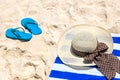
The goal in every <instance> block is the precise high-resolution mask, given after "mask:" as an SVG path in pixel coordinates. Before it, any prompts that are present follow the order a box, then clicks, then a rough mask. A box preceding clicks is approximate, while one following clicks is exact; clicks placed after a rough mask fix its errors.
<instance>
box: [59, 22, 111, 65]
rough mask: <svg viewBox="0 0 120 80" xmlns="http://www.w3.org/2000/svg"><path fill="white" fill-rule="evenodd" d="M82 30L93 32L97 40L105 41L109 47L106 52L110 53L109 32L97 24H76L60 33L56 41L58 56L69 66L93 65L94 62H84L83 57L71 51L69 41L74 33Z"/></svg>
mask: <svg viewBox="0 0 120 80" xmlns="http://www.w3.org/2000/svg"><path fill="white" fill-rule="evenodd" d="M82 30H87V31H90V32H91V33H93V34H94V35H95V36H96V38H97V40H98V42H103V43H105V44H106V45H107V46H108V47H109V49H108V50H107V53H110V54H111V53H112V50H113V40H112V37H111V34H110V33H109V32H108V31H107V30H105V29H103V28H101V27H98V26H92V25H86V24H81V25H76V26H73V27H72V28H70V29H68V30H67V31H65V33H64V34H63V35H62V37H61V38H60V40H59V42H58V56H59V57H60V59H61V60H62V62H63V63H64V64H67V65H71V66H94V65H95V63H94V62H93V63H84V59H83V57H78V56H75V55H74V54H73V53H72V51H71V41H72V38H73V36H74V35H75V34H77V33H79V32H80V31H82Z"/></svg>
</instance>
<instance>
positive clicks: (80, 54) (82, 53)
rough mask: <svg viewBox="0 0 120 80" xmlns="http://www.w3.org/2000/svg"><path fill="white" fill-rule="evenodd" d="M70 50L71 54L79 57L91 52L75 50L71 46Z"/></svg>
mask: <svg viewBox="0 0 120 80" xmlns="http://www.w3.org/2000/svg"><path fill="white" fill-rule="evenodd" d="M71 51H72V52H73V54H75V55H77V56H79V57H85V56H86V55H89V54H92V53H88V52H81V51H78V50H76V49H75V48H73V46H71Z"/></svg>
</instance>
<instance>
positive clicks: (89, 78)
mask: <svg viewBox="0 0 120 80" xmlns="http://www.w3.org/2000/svg"><path fill="white" fill-rule="evenodd" d="M50 77H54V78H60V79H67V80H93V78H94V80H106V78H105V77H104V76H95V75H87V74H77V73H71V72H62V71H56V70H52V71H51V74H50ZM112 80H120V79H117V78H114V79H112Z"/></svg>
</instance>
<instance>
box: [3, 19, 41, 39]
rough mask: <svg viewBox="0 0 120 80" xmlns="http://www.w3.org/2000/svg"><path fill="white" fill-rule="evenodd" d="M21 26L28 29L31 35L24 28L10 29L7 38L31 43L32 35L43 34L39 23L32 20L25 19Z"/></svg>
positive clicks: (7, 31)
mask: <svg viewBox="0 0 120 80" xmlns="http://www.w3.org/2000/svg"><path fill="white" fill-rule="evenodd" d="M21 25H22V26H23V27H24V28H25V29H27V30H28V31H29V32H30V33H27V32H25V30H24V29H23V28H22V27H18V28H9V29H7V30H6V33H5V35H6V37H7V38H11V39H17V40H22V41H29V40H31V38H32V34H34V35H38V34H41V33H42V30H41V28H40V27H39V25H38V23H37V22H36V21H35V20H34V19H32V18H24V19H22V20H21Z"/></svg>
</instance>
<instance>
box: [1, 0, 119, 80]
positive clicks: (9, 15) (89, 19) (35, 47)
mask: <svg viewBox="0 0 120 80" xmlns="http://www.w3.org/2000/svg"><path fill="white" fill-rule="evenodd" d="M25 17H31V18H33V19H35V20H36V21H37V22H38V23H39V25H40V27H41V28H42V30H43V33H42V34H40V35H33V38H32V39H31V40H30V41H28V42H22V41H19V40H12V39H9V38H6V36H5V31H6V30H7V29H8V28H14V27H22V26H21V23H20V21H21V19H22V18H25ZM78 24H91V25H96V26H101V27H103V28H106V29H108V30H109V31H110V32H112V33H120V26H119V25H120V1H119V0H1V1H0V45H1V46H0V80H48V76H49V73H50V70H51V68H52V65H53V63H54V59H55V57H56V56H57V54H58V53H57V43H58V40H59V38H60V36H61V35H62V34H63V32H64V31H65V30H67V29H68V28H70V27H72V26H74V25H78ZM26 32H28V31H27V30H26Z"/></svg>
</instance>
